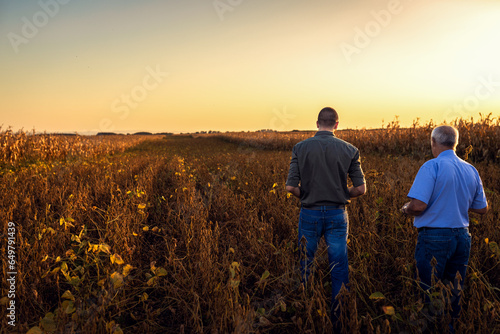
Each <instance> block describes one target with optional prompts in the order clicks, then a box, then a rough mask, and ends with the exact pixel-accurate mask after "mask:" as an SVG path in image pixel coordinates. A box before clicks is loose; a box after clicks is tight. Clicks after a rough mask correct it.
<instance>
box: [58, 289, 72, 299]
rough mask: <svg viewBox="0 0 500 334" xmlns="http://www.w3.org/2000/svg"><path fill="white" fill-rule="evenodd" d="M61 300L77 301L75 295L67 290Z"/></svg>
mask: <svg viewBox="0 0 500 334" xmlns="http://www.w3.org/2000/svg"><path fill="white" fill-rule="evenodd" d="M61 298H64V299H69V300H75V296H73V294H72V293H71V291H69V290H66V291H65V292H64V293H63V295H62V296H61Z"/></svg>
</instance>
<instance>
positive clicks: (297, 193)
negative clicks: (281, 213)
mask: <svg viewBox="0 0 500 334" xmlns="http://www.w3.org/2000/svg"><path fill="white" fill-rule="evenodd" d="M285 189H286V191H288V192H290V193H292V195H293V196H295V197H297V198H299V199H300V188H299V187H292V186H286V187H285Z"/></svg>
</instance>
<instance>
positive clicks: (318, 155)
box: [287, 131, 365, 207]
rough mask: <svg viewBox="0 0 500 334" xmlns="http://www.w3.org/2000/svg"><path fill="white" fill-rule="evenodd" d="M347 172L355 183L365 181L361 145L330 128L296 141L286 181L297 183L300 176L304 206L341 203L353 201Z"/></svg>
mask: <svg viewBox="0 0 500 334" xmlns="http://www.w3.org/2000/svg"><path fill="white" fill-rule="evenodd" d="M348 176H349V177H350V179H351V180H352V182H353V185H354V186H359V185H362V184H364V182H365V181H364V176H363V172H362V170H361V166H360V161H359V151H358V149H357V148H356V147H354V146H353V145H351V144H349V143H347V142H345V141H343V140H341V139H338V138H336V137H335V136H334V135H333V133H332V132H330V131H318V132H317V133H316V135H315V136H314V137H311V138H308V139H306V140H304V141H302V142H300V143H298V144H297V145H295V147H294V149H293V152H292V163H291V165H290V173H289V176H288V182H287V184H291V185H294V186H297V185H298V181H299V179H300V182H301V189H302V193H301V203H302V205H303V206H304V207H308V206H315V205H339V204H340V205H342V204H348V203H349V202H350V196H349V191H348V187H347V177H348Z"/></svg>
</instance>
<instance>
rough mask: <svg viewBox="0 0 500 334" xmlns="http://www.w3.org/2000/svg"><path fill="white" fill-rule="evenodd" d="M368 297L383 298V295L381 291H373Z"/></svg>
mask: <svg viewBox="0 0 500 334" xmlns="http://www.w3.org/2000/svg"><path fill="white" fill-rule="evenodd" d="M370 299H385V296H384V294H383V293H382V292H379V291H377V292H374V293H372V294H371V295H370Z"/></svg>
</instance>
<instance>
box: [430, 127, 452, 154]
mask: <svg viewBox="0 0 500 334" xmlns="http://www.w3.org/2000/svg"><path fill="white" fill-rule="evenodd" d="M431 138H432V139H434V141H435V142H436V143H438V144H440V145H443V146H446V147H451V148H453V149H454V148H455V147H456V146H457V144H458V130H457V129H455V128H454V127H452V126H449V125H441V126H438V127H437V128H434V130H432V134H431Z"/></svg>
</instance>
